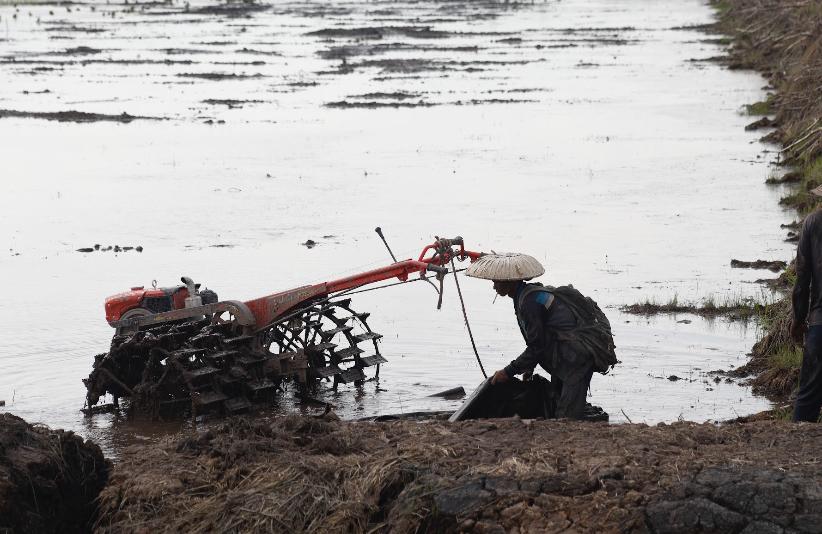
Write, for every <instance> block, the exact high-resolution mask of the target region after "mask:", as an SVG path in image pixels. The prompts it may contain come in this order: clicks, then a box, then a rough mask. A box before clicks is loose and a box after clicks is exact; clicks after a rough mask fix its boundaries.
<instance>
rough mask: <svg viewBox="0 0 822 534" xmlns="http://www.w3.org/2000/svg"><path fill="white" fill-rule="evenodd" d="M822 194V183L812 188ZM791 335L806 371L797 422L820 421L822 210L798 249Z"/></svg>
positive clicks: (795, 414) (812, 216)
mask: <svg viewBox="0 0 822 534" xmlns="http://www.w3.org/2000/svg"><path fill="white" fill-rule="evenodd" d="M811 193H812V194H813V195H814V196H817V197H822V186H820V187H817V188H816V189H814V190H812V191H811ZM792 304H793V306H792V307H793V315H792V317H791V337H793V339H794V341H796V342H797V343H799V344H802V343H803V341H804V344H805V351H804V353H803V355H802V370H801V371H800V374H799V391H798V393H797V394H796V404H795V405H794V409H793V420H794V421H813V422H815V421H817V420H818V419H819V409H820V407H822V210H819V209H818V210H816V211H814V212H813V213H811V214H810V215H808V216H807V217H806V218H805V222H804V223H803V224H802V231H801V232H800V234H799V245H798V246H797V250H796V283H795V284H794V286H793V298H792Z"/></svg>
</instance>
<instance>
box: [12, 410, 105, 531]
mask: <svg viewBox="0 0 822 534" xmlns="http://www.w3.org/2000/svg"><path fill="white" fill-rule="evenodd" d="M109 469H110V466H109V464H108V461H107V460H106V459H105V458H104V457H103V453H102V452H101V451H100V448H99V447H97V445H95V444H93V443H91V442H90V441H83V439H82V438H81V437H79V436H77V435H75V434H74V433H72V432H66V431H63V430H50V429H48V428H46V427H43V426H33V425H30V424H28V423H26V422H25V421H24V420H23V419H21V418H19V417H16V416H14V415H12V414H9V413H4V414H0V531H2V532H6V531H11V532H87V531H90V530H91V526H92V524H93V523H94V521H95V518H96V511H97V509H96V499H97V496H98V495H99V493H100V491H101V490H102V489H103V486H105V484H106V482H107V480H108V476H109Z"/></svg>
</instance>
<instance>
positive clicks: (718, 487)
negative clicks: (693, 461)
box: [646, 466, 822, 534]
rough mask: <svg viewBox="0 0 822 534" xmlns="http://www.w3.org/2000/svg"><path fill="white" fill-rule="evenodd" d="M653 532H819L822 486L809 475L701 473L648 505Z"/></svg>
mask: <svg viewBox="0 0 822 534" xmlns="http://www.w3.org/2000/svg"><path fill="white" fill-rule="evenodd" d="M646 515H647V518H648V523H649V526H650V527H651V531H652V532H656V533H659V534H663V533H664V534H679V533H682V534H685V533H691V532H739V531H744V532H763V533H764V532H819V528H820V525H822V486H820V484H819V481H818V479H816V478H815V476H814V475H810V474H807V473H797V474H794V473H791V472H784V471H780V470H776V469H767V468H760V467H749V466H736V467H721V468H714V467H711V468H706V469H703V470H702V471H701V472H699V473H698V474H697V475H696V476H694V477H693V478H691V479H690V480H688V481H686V482H684V483H682V484H681V485H679V486H678V487H675V488H673V489H672V491H671V492H670V494H668V495H666V496H665V497H663V498H662V499H661V500H659V501H658V502H654V503H652V504H650V505H649V506H648V508H647V511H646Z"/></svg>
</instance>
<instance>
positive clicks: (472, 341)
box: [451, 258, 488, 378]
mask: <svg viewBox="0 0 822 534" xmlns="http://www.w3.org/2000/svg"><path fill="white" fill-rule="evenodd" d="M451 269H452V271H453V273H454V283H455V284H456V285H457V294H459V296H460V304H461V305H462V316H463V318H464V319H465V328H467V329H468V337H469V338H470V339H471V347H472V348H473V349H474V356H476V357H477V363H478V364H479V366H480V371H482V376H484V377H485V378H488V375H487V374H486V373H485V368H484V367H483V366H482V360H480V355H479V352H477V344H476V343H474V334H472V333H471V325H470V324H468V312H466V311H465V301H464V300H463V298H462V290H461V289H460V280H459V278H458V277H457V268H456V266H455V265H454V258H451Z"/></svg>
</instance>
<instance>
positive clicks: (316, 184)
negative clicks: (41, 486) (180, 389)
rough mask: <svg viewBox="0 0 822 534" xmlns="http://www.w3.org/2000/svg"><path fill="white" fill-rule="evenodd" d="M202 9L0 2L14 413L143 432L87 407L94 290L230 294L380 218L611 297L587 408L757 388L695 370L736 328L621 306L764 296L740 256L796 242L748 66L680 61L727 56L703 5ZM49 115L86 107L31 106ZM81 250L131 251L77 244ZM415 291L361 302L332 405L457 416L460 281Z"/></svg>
mask: <svg viewBox="0 0 822 534" xmlns="http://www.w3.org/2000/svg"><path fill="white" fill-rule="evenodd" d="M186 6H187V7H186ZM215 6H216V5H215V4H207V3H201V2H192V3H191V4H185V5H184V4H181V3H171V4H148V3H147V4H140V3H139V2H138V3H128V4H117V3H81V4H73V5H71V6H68V7H66V6H55V5H25V6H20V7H18V8H15V7H11V6H0V73H2V79H3V84H2V85H1V86H0V109H4V110H12V111H14V112H15V113H5V116H4V118H0V153H2V169H3V173H2V176H3V178H2V183H3V195H2V196H0V228H2V230H0V250H2V251H3V252H2V253H0V265H1V266H2V282H0V288H2V295H3V299H2V300H3V303H2V305H0V339H2V341H0V399H3V400H6V402H7V406H6V408H5V409H7V410H9V411H12V412H15V413H17V414H19V415H21V416H24V417H26V418H27V419H30V420H34V421H42V422H44V423H48V424H50V425H56V426H62V427H68V428H72V429H75V430H77V431H79V432H81V433H83V434H86V435H90V436H95V437H98V438H101V439H102V441H103V442H104V443H106V446H107V447H108V446H110V445H111V444H114V443H116V442H117V440H116V439H115V438H114V437H112V435H113V434H114V433H115V431H116V432H118V433H124V434H126V435H128V436H131V437H133V436H143V435H149V434H153V433H154V432H156V429H157V426H156V425H148V426H147V427H146V428H143V427H141V426H140V425H139V424H133V423H127V422H124V421H120V420H118V419H117V418H115V417H114V416H100V417H97V418H95V419H93V420H92V421H87V420H84V419H83V418H82V417H81V416H80V414H79V412H78V409H79V408H80V407H81V406H82V400H83V393H84V389H83V386H82V384H81V382H80V379H81V378H83V377H84V376H86V375H87V373H88V371H89V369H90V366H91V358H92V356H93V355H94V354H95V353H97V352H102V351H104V350H106V348H107V343H108V340H109V338H110V335H111V330H110V328H109V327H108V326H107V324H106V323H105V321H104V317H103V310H102V301H103V298H104V297H105V296H106V295H108V294H111V293H114V292H117V291H120V290H123V289H126V288H128V287H130V286H132V285H142V284H149V283H150V282H151V280H152V279H157V280H158V281H159V283H160V285H172V284H174V283H176V280H178V278H179V276H180V275H182V274H186V275H188V276H191V277H193V278H194V279H195V280H197V281H201V282H203V283H204V284H205V285H207V286H208V287H210V288H212V289H215V290H217V292H218V293H219V295H220V296H221V297H222V298H234V299H250V298H254V297H257V296H260V295H263V294H266V293H269V292H273V291H275V290H281V289H285V288H289V287H294V286H297V285H301V284H304V283H308V282H315V281H321V280H326V279H331V278H335V277H339V276H342V275H346V274H351V273H354V272H357V271H361V270H364V269H367V268H369V267H374V266H378V265H382V264H385V263H386V261H387V259H388V257H387V254H386V252H385V250H384V249H383V247H382V244H381V243H380V241H379V240H378V239H377V238H376V236H375V235H374V233H373V231H372V229H373V228H374V227H375V226H377V225H380V226H382V227H383V228H384V229H385V231H386V234H387V237H388V238H389V241H390V243H391V244H392V246H393V247H394V249H395V251H397V252H399V254H398V255H399V256H402V257H411V256H416V254H418V252H419V249H420V248H421V247H422V246H423V245H425V244H426V242H429V241H430V240H431V239H432V236H433V235H435V234H437V235H455V234H460V235H463V236H465V238H466V242H467V243H468V245H469V247H470V248H474V249H478V250H485V251H488V250H491V249H493V250H496V251H505V250H518V251H525V252H529V253H531V254H533V255H534V256H536V257H537V258H539V259H541V260H542V261H543V262H544V263H545V264H546V266H547V268H548V274H547V275H546V276H545V277H544V280H543V281H544V282H546V283H552V284H559V283H567V282H573V283H574V285H575V286H576V287H578V288H580V289H581V290H583V292H586V293H588V294H590V295H591V296H593V297H594V298H595V299H596V300H597V301H598V302H599V303H600V304H601V305H603V306H607V307H608V309H607V312H608V314H609V316H611V318H612V322H613V324H614V329H615V332H616V336H617V337H616V341H617V345H618V350H619V356H620V358H621V359H622V361H623V364H622V365H621V366H619V367H618V368H617V369H615V370H614V371H613V373H612V374H610V375H608V376H605V377H601V376H598V375H597V376H596V377H595V378H594V380H593V383H592V397H591V399H590V400H591V401H592V402H594V403H597V404H601V405H602V406H604V407H605V408H606V410H608V411H609V412H610V413H611V414H612V420H614V421H622V420H625V418H624V416H623V414H622V412H623V411H624V413H625V414H627V416H628V417H630V418H631V420H633V421H634V422H637V421H646V422H649V423H653V422H658V421H671V420H676V419H677V418H680V417H683V418H686V419H692V420H698V421H701V420H708V419H724V418H728V417H732V416H735V415H737V414H739V415H742V414H745V413H750V412H754V411H757V410H760V409H763V408H765V407H767V406H768V403H767V401H765V400H763V399H760V398H756V397H753V396H752V395H751V392H750V391H749V390H748V389H747V388H745V387H742V386H739V385H737V384H725V383H719V384H714V382H713V381H711V380H710V378H708V377H706V376H704V374H703V373H704V372H705V371H708V370H712V369H718V368H724V369H727V368H729V367H733V366H738V365H740V364H741V363H743V362H744V360H745V353H746V352H747V350H748V349H749V347H750V345H751V343H752V341H753V339H754V334H755V331H754V330H755V327H754V326H749V327H745V326H744V325H742V326H740V325H738V324H728V323H726V322H723V321H716V322H713V323H706V322H704V321H702V320H699V319H697V318H695V317H690V318H689V317H675V318H657V319H652V320H646V319H638V318H636V317H632V316H626V315H623V314H621V313H620V312H619V311H618V306H619V305H622V304H626V303H631V302H635V301H637V300H642V299H645V298H648V297H652V298H655V299H657V300H659V301H664V300H667V299H668V298H670V297H672V296H673V295H677V297H678V298H679V299H680V300H698V299H701V298H705V297H707V296H713V297H715V298H716V299H718V300H722V299H725V298H735V297H744V296H755V297H757V298H767V295H763V293H762V291H763V290H762V289H761V286H760V285H758V284H755V283H753V282H754V280H756V279H757V278H763V277H770V276H772V275H771V274H770V273H768V272H766V271H746V270H732V269H730V266H729V262H730V259H731V258H732V257H733V258H740V259H756V258H760V257H763V258H766V259H787V258H788V256H789V255H790V250H791V248H792V247H791V246H790V245H788V244H786V243H784V242H783V241H782V239H783V237H784V236H783V234H782V232H780V230H779V224H780V223H785V222H788V221H789V220H790V215H789V214H787V213H785V212H782V211H780V210H779V209H778V208H777V200H778V197H779V191H776V190H773V189H768V188H766V187H765V186H764V185H762V183H763V181H764V179H765V178H766V177H767V176H768V175H769V173H770V172H772V169H771V167H770V166H769V163H770V162H772V160H773V159H774V154H773V153H772V152H770V151H769V149H768V147H766V146H764V145H762V144H760V143H758V142H757V139H758V137H759V136H760V135H761V133H751V132H745V131H744V129H743V127H744V125H745V124H746V123H748V122H750V121H751V119H750V118H749V117H745V116H743V115H741V114H740V112H739V109H740V107H741V106H742V105H743V104H745V103H750V102H754V101H756V100H760V99H762V97H763V95H764V92H763V90H762V85H763V84H764V82H763V80H762V79H761V78H760V77H759V76H757V75H755V74H752V73H740V72H730V71H727V70H724V69H723V68H722V67H721V66H719V65H717V64H715V63H711V62H705V61H693V60H694V59H705V58H709V57H711V56H716V55H718V54H720V53H721V47H720V46H719V45H717V44H715V43H712V42H710V41H707V40H706V39H708V37H706V35H704V34H702V33H700V32H699V31H697V30H695V29H693V28H690V29H688V27H689V26H693V25H698V24H703V23H706V22H709V21H710V20H711V11H710V9H709V8H708V7H706V6H705V5H703V3H702V2H699V1H681V0H675V1H674V0H669V1H662V2H651V3H649V2H642V1H627V2H626V1H613V0H608V1H606V0H601V1H593V2H592V1H587V0H586V1H582V0H579V1H563V2H540V3H533V4H508V3H506V4H502V3H496V2H470V3H469V2H466V3H460V2H409V3H406V2H335V3H328V2H316V3H312V2H274V3H270V4H265V5H261V6H259V9H254V10H250V9H245V11H238V10H239V9H241V7H238V6H234V8H233V9H232V8H219V6H217V7H215ZM61 111H79V112H84V113H91V114H96V115H94V116H55V115H36V114H42V113H53V112H61ZM17 112H23V113H17ZM27 112H29V113H33V114H35V115H32V116H26V113H27ZM123 113H127V114H128V115H129V116H132V117H145V118H136V119H133V120H131V119H130V118H128V117H127V118H128V119H129V122H121V119H123V117H122V115H121V114H123ZM0 115H3V113H2V112H0ZM11 115H14V116H11ZM60 118H62V119H75V120H79V119H95V121H93V122H71V121H68V122H67V121H57V120H49V119H60ZM97 119H103V120H97ZM306 239H313V240H315V241H317V242H318V246H316V247H314V248H312V249H307V248H306V247H303V246H301V244H300V243H302V242H304V241H305V240H306ZM94 244H101V245H103V246H104V247H105V246H108V245H120V246H124V245H130V246H136V245H141V246H142V247H144V250H143V252H142V253H137V252H134V251H130V252H126V253H120V254H115V253H113V252H94V253H80V252H76V249H78V248H82V247H92V246H93V245H94ZM489 285H490V284H487V283H482V282H479V281H476V280H470V279H463V282H462V288H463V292H464V294H465V298H466V303H467V307H468V311H469V314H470V318H471V322H472V326H473V328H474V333H475V337H476V338H477V340H478V343H479V348H480V352H481V355H482V357H483V362H484V364H485V366H486V369H488V370H493V369H495V368H499V367H501V366H503V365H504V364H505V363H507V362H508V361H509V360H510V359H511V358H513V357H515V356H516V355H517V353H518V351H519V350H521V348H522V341H521V339H520V337H519V332H518V330H517V328H516V324H515V322H514V318H513V316H512V308H511V304H510V301H505V302H504V301H502V300H501V299H500V300H498V301H497V302H496V303H495V304H492V297H493V295H492V292H491V290H490V287H489ZM435 297H436V296H435V294H434V292H433V290H432V289H431V288H430V287H426V286H425V285H423V284H411V285H407V286H399V287H393V288H390V289H385V290H382V291H377V292H369V293H364V294H361V295H357V298H356V299H355V301H354V303H355V304H356V307H357V308H358V309H361V310H367V311H371V312H372V314H373V315H372V319H371V323H372V325H371V326H372V327H373V328H374V330H376V331H378V332H381V333H383V334H384V335H385V338H384V340H383V343H382V350H383V352H384V354H385V355H386V357H387V358H388V359H389V360H390V363H389V364H388V365H386V366H384V367H383V369H382V373H381V379H380V382H379V389H377V385H376V384H374V383H369V384H367V385H366V387H365V388H364V390H363V391H361V392H357V391H354V390H353V389H346V390H344V391H341V392H340V393H338V394H337V395H335V396H331V395H330V396H329V398H331V399H332V401H333V402H334V403H335V404H337V405H338V407H339V412H340V413H341V414H342V415H343V416H345V417H358V416H367V415H373V414H380V413H397V412H402V411H415V410H426V409H450V408H453V407H455V406H457V405H458V404H459V401H446V400H441V399H436V400H434V399H430V398H427V397H426V396H427V395H428V394H430V393H434V392H436V391H439V390H443V389H447V388H450V387H453V386H457V385H463V386H465V387H466V389H469V390H470V389H471V388H473V387H474V386H475V385H476V384H477V383H478V382H479V381H480V380H481V379H482V376H481V374H480V371H479V368H478V366H477V364H476V362H475V360H474V357H473V355H472V353H471V351H470V348H469V347H468V345H467V337H466V334H465V330H464V326H463V322H462V317H461V314H460V312H459V306H458V301H457V299H456V291H455V288H454V286H453V283H450V284H449V285H448V286H447V287H446V295H445V300H444V306H443V310H441V311H436V310H435V300H436V298H435ZM683 320H690V321H691V322H679V321H683ZM670 375H677V376H679V377H682V378H684V379H685V380H679V381H669V380H667V377H668V376H670ZM169 428H175V425H169ZM129 439H130V438H129Z"/></svg>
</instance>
